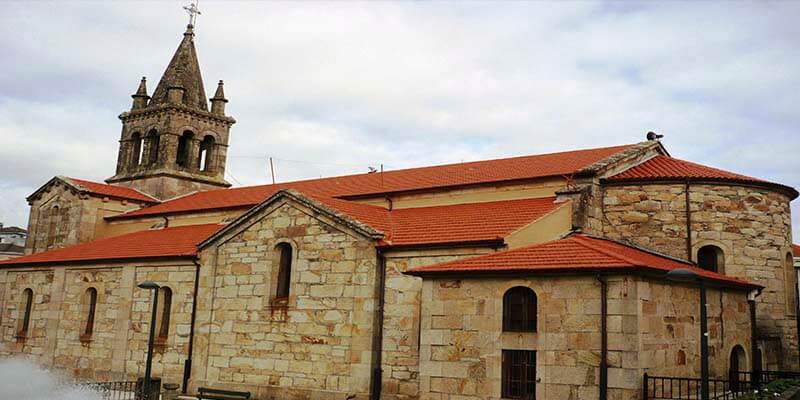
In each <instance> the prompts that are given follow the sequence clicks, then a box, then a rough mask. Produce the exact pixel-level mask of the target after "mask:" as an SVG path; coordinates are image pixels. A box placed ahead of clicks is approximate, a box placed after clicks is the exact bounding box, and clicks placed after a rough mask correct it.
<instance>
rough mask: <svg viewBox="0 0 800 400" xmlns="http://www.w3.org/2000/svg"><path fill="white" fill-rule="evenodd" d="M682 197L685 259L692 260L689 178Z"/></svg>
mask: <svg viewBox="0 0 800 400" xmlns="http://www.w3.org/2000/svg"><path fill="white" fill-rule="evenodd" d="M683 193H684V197H686V259H687V260H689V262H692V208H691V204H690V202H689V179H688V178H687V179H686V184H685V186H684V190H683Z"/></svg>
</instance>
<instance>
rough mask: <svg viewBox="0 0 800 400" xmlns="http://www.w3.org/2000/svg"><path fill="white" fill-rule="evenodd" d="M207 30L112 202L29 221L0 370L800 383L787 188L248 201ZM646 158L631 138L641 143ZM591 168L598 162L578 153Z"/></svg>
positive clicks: (393, 177) (387, 192) (37, 195)
mask: <svg viewBox="0 0 800 400" xmlns="http://www.w3.org/2000/svg"><path fill="white" fill-rule="evenodd" d="M194 40H195V34H194V32H193V29H192V26H191V25H190V26H189V27H188V29H187V30H186V32H185V33H184V34H183V38H182V40H181V42H180V45H179V46H178V49H177V51H176V52H175V55H174V56H173V57H172V60H171V61H170V62H169V64H168V66H167V69H166V71H165V72H164V75H163V76H162V77H161V80H160V81H159V82H158V84H157V86H156V88H155V90H154V91H153V92H152V95H151V94H149V92H148V88H147V84H146V81H145V80H144V79H142V81H141V83H140V84H139V87H138V89H137V90H136V92H135V94H133V96H132V97H133V102H132V103H133V104H132V107H131V108H130V110H128V111H125V112H123V113H122V114H121V115H120V116H119V118H120V120H121V121H122V134H121V137H120V140H119V155H118V157H117V167H116V172H115V173H114V175H113V176H111V177H110V178H108V179H107V180H106V181H105V183H99V182H91V181H86V180H82V179H77V178H70V177H63V176H56V177H55V178H53V179H51V180H50V181H48V182H47V183H45V184H44V185H43V186H42V187H41V188H39V189H38V190H36V191H35V192H34V193H33V194H31V195H30V197H28V199H27V200H28V202H29V204H30V220H29V227H28V228H29V232H30V234H29V237H28V240H27V243H26V255H25V256H23V257H19V258H16V259H13V260H8V261H4V262H0V309H1V310H2V312H0V354H2V355H3V356H22V357H27V358H30V359H32V360H34V361H36V362H38V363H41V364H43V365H46V366H49V367H53V368H58V369H63V370H67V371H69V372H70V373H72V374H74V375H75V376H76V377H78V378H80V379H86V380H92V381H106V380H135V379H137V378H138V377H141V376H142V375H143V374H144V361H145V354H146V348H147V337H148V332H149V329H150V326H149V321H150V312H151V304H152V303H151V302H152V293H151V292H150V291H146V290H142V289H139V288H138V287H137V284H138V283H141V282H143V281H146V280H150V281H153V282H156V283H158V284H159V285H161V289H159V293H160V295H159V299H160V302H159V306H158V307H157V313H158V314H157V326H156V332H157V333H156V341H155V345H156V347H155V352H156V354H155V358H154V366H153V368H154V376H156V377H158V378H160V379H161V380H162V382H170V383H178V384H181V385H182V386H183V387H188V389H189V391H190V392H191V391H193V390H194V389H195V388H197V387H200V386H207V387H215V388H224V389H231V390H244V391H250V392H252V393H253V395H254V398H256V399H340V400H345V399H353V398H356V399H367V398H372V399H379V398H384V399H426V400H456V399H458V400H463V399H499V398H508V399H532V398H538V399H553V400H561V399H607V398H610V399H640V398H641V396H642V393H641V392H642V391H641V382H642V375H643V374H644V373H650V374H659V375H666V376H691V377H697V376H699V369H700V355H699V352H700V350H699V349H700V344H699V336H700V322H699V307H700V301H699V294H698V293H699V289H698V285H697V284H693V283H679V282H674V281H670V280H667V279H666V274H667V272H669V271H671V270H675V269H690V270H692V271H694V272H695V273H696V274H697V275H698V277H699V280H700V282H702V284H703V285H704V286H705V287H706V288H707V289H708V301H707V310H708V324H709V330H708V336H709V347H710V349H709V354H710V368H711V374H712V376H716V377H724V376H726V374H727V373H728V371H729V370H730V369H732V368H733V369H737V370H750V369H751V368H753V364H754V363H758V364H760V365H761V366H762V367H763V368H769V369H797V368H798V351H799V350H800V349H798V344H797V343H798V335H797V326H798V323H797V321H798V319H797V318H798V316H797V297H796V296H797V293H796V290H795V288H796V280H797V275H796V274H795V271H794V266H793V259H792V240H791V232H792V230H791V218H790V208H789V203H790V201H792V200H793V199H795V198H796V197H797V196H798V192H797V191H796V190H795V189H793V188H791V187H788V186H786V185H782V184H780V183H773V182H768V181H764V180H761V179H758V178H753V177H748V176H744V175H740V174H736V173H732V172H727V171H722V170H719V169H715V168H711V167H707V166H703V165H700V164H696V163H693V162H689V161H684V160H681V159H678V158H675V157H673V156H671V155H670V153H669V152H668V151H667V149H666V147H665V146H664V144H663V143H661V141H660V140H659V139H658V138H657V137H656V136H655V135H650V136H649V140H646V141H643V142H639V143H633V144H628V145H622V146H613V147H603V148H594V149H584V150H575V151H568V152H561V153H553V154H542V155H530V156H522V157H514V158H505V159H496V160H487V161H479V162H466V163H460V164H452V165H439V166H429V167H420V168H411V169H403V170H393V171H383V172H378V173H368V174H357V175H348V176H339V177H331V178H322V179H313V180H305V181H297V182H287V183H278V184H272V185H260V186H250V187H238V188H231V187H230V186H231V185H230V184H229V183H228V182H226V181H225V178H224V177H225V166H226V152H227V147H228V139H229V137H230V136H229V135H230V134H231V127H232V126H233V125H234V123H235V120H234V119H233V118H232V117H231V116H229V115H227V114H226V112H225V106H226V103H227V101H228V100H227V99H226V97H225V93H224V90H223V83H222V81H219V84H218V85H217V87H216V90H215V91H214V94H213V96H212V97H210V101H209V100H207V98H208V97H207V96H208V93H207V92H206V90H205V87H204V85H203V79H202V76H201V73H200V67H199V64H198V59H197V54H196V50H195V45H194ZM637 136H638V135H637ZM576 145H580V143H576Z"/></svg>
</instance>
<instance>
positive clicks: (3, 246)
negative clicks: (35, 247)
mask: <svg viewBox="0 0 800 400" xmlns="http://www.w3.org/2000/svg"><path fill="white" fill-rule="evenodd" d="M24 252H25V248H24V247H22V246H19V245H16V244H14V243H0V253H18V254H22V253H24Z"/></svg>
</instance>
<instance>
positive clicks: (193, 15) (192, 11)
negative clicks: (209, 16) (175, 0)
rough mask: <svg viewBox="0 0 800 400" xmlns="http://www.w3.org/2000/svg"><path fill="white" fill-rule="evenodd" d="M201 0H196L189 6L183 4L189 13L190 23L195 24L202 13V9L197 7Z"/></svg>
mask: <svg viewBox="0 0 800 400" xmlns="http://www.w3.org/2000/svg"><path fill="white" fill-rule="evenodd" d="M199 2H200V0H194V1H192V2H191V3H190V4H189V5H188V6H183V9H184V10H186V13H187V14H189V25H192V26H194V23H195V21H196V20H197V16H198V15H200V14H201V13H200V9H198V8H197V4H198V3H199Z"/></svg>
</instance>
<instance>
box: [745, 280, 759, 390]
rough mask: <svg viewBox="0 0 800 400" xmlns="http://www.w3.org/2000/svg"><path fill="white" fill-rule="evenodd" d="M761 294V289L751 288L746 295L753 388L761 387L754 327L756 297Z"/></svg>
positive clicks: (756, 332) (756, 331)
mask: <svg viewBox="0 0 800 400" xmlns="http://www.w3.org/2000/svg"><path fill="white" fill-rule="evenodd" d="M760 294H761V289H758V290H753V291H751V292H750V293H749V294H748V295H747V303H748V304H749V305H750V355H751V356H750V360H751V364H752V365H751V366H752V368H751V371H752V373H753V377H752V381H753V388H756V389H759V388H761V355H760V354H759V353H758V343H756V341H757V340H758V328H757V327H756V297H758V296H759V295H760Z"/></svg>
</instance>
